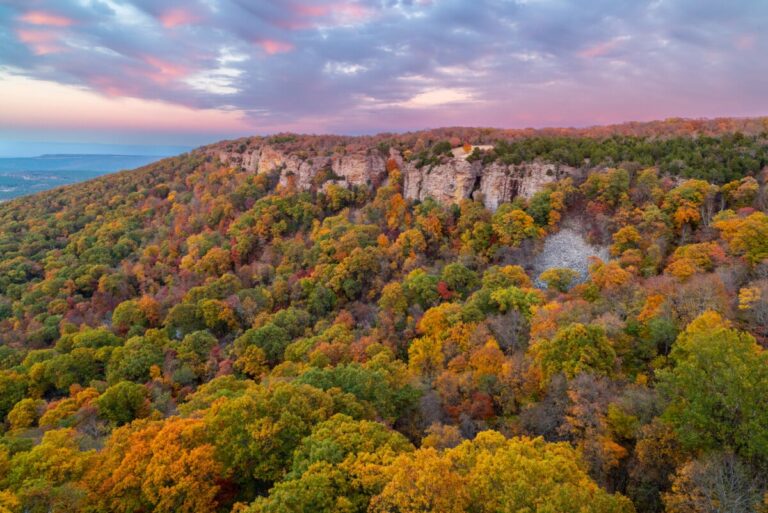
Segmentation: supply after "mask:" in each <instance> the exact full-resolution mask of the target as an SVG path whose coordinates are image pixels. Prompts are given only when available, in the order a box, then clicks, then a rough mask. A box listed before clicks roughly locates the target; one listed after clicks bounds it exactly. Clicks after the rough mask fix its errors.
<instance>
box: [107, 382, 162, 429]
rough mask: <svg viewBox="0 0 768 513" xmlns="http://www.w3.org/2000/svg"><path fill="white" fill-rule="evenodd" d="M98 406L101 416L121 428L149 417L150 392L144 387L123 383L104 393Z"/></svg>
mask: <svg viewBox="0 0 768 513" xmlns="http://www.w3.org/2000/svg"><path fill="white" fill-rule="evenodd" d="M96 406H98V408H99V415H101V416H102V417H104V418H105V419H107V420H109V421H111V422H113V423H114V424H115V425H116V426H121V425H123V424H127V423H129V422H131V421H132V420H133V419H138V418H141V417H146V416H147V415H149V391H148V390H147V387H145V386H144V385H139V384H136V383H132V382H130V381H121V382H119V383H117V384H115V385H112V386H111V387H109V388H108V389H106V390H105V391H104V393H103V394H101V396H99V398H98V399H96Z"/></svg>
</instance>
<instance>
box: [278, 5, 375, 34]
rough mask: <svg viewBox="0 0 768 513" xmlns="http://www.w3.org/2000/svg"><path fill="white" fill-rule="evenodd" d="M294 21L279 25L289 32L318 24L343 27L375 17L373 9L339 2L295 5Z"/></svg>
mask: <svg viewBox="0 0 768 513" xmlns="http://www.w3.org/2000/svg"><path fill="white" fill-rule="evenodd" d="M289 11H290V13H291V15H293V19H290V20H284V21H281V22H280V23H278V25H279V26H280V27H282V28H284V29H287V30H301V29H306V28H311V27H313V26H314V25H316V24H319V23H322V24H326V25H327V24H329V23H330V24H331V25H343V24H347V23H359V22H362V21H364V20H366V19H368V18H370V17H371V16H372V15H373V11H371V9H369V8H367V7H365V6H363V5H360V4H358V3H356V2H349V1H339V2H333V3H330V4H313V5H310V4H295V5H293V6H291V7H290V8H289Z"/></svg>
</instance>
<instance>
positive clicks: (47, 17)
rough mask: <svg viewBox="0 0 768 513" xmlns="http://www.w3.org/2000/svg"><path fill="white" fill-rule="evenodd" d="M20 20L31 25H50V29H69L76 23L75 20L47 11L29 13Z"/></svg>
mask: <svg viewBox="0 0 768 513" xmlns="http://www.w3.org/2000/svg"><path fill="white" fill-rule="evenodd" d="M20 19H21V21H23V22H25V23H29V24H30V25H48V26H50V27H69V26H70V25H73V24H74V23H75V20H73V19H71V18H67V17H66V16H59V15H58V14H53V13H50V12H45V11H29V12H27V13H25V14H24V15H23V16H22V17H21V18H20Z"/></svg>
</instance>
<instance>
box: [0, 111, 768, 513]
mask: <svg viewBox="0 0 768 513" xmlns="http://www.w3.org/2000/svg"><path fill="white" fill-rule="evenodd" d="M766 129H768V123H766V120H719V121H716V122H695V121H685V120H673V121H670V122H662V123H655V124H650V125H622V126H620V127H612V128H610V129H605V128H596V129H590V130H563V131H558V130H549V131H546V130H545V131H501V130H489V129H442V130H435V131H431V132H417V133H412V134H405V135H380V136H375V137H361V138H353V137H337V136H327V137H326V136H296V135H291V134H282V135H280V136H274V137H270V138H250V139H244V140H239V141H227V142H223V143H218V144H216V145H214V146H211V147H207V148H203V149H200V150H195V151H193V152H191V153H188V154H185V155H181V156H178V157H174V158H170V159H165V160H163V161H160V162H158V163H156V164H153V165H150V166H147V167H144V168H141V169H138V170H135V171H128V172H122V173H118V174H114V175H110V176H105V177H101V178H98V179H95V180H92V181H89V182H86V183H82V184H78V185H73V186H69V187H65V188H60V189H56V190H53V191H47V192H44V193H41V194H38V195H35V196H31V197H27V198H21V199H17V200H13V201H10V202H8V203H4V204H2V205H0V341H1V342H2V343H1V344H0V419H2V428H0V429H2V438H0V490H2V491H0V512H13V513H17V512H22V511H23V512H106V511H114V512H125V513H128V512H137V513H138V512H149V511H156V512H168V513H170V512H207V511H212V512H215V511H220V512H230V511H231V512H239V513H246V512H247V513H268V512H269V513H289V512H290V513H298V512H305V513H310V512H312V513H315V512H328V513H332V512H333V513H338V512H346V513H351V512H361V513H362V512H372V513H373V512H375V513H384V512H389V513H416V512H434V513H453V512H456V513H460V512H471V513H486V512H487V513H490V512H510V513H512V512H515V513H516V512H521V511H526V512H527V511H530V512H540V513H547V512H558V513H560V512H563V513H564V512H576V511H578V512H583V513H587V512H595V513H619V512H621V513H624V512H626V513H629V512H633V511H637V512H649V513H651V512H668V513H694V512H713V513H714V512H725V511H728V512H751V511H766V508H767V507H768V495H766V489H767V488H766V487H767V485H768V483H766V480H765V478H764V476H765V475H766V472H767V471H768V353H766V351H765V350H764V345H765V344H766V343H768V214H766V212H767V211H768V189H767V187H768V185H767V184H766V181H767V180H768V135H767V134H766ZM737 130H738V131H737ZM257 141H262V142H268V143H269V144H271V145H272V146H274V147H276V148H280V149H281V150H282V151H284V152H286V153H291V154H294V155H297V156H299V157H300V158H302V159H305V158H311V157H312V156H314V155H345V154H349V153H354V152H362V153H364V154H365V155H368V156H375V157H377V158H381V159H382V161H383V162H386V165H385V174H386V179H384V180H383V181H382V182H381V183H380V184H379V183H376V184H371V185H348V184H340V183H339V182H338V181H337V180H336V179H337V178H338V177H336V176H334V173H333V172H331V171H330V170H328V172H327V173H320V174H318V175H317V176H315V177H314V179H313V180H314V181H313V183H312V187H311V188H310V189H309V190H304V189H299V188H297V187H295V186H294V184H292V183H291V181H290V180H288V181H287V183H286V182H285V181H281V180H280V177H281V175H280V173H281V169H280V168H279V167H278V168H276V169H274V170H271V171H269V172H254V171H253V170H248V169H246V168H245V167H244V166H241V165H236V164H232V162H227V163H225V162H222V161H221V160H220V159H219V158H218V157H217V155H218V153H219V152H223V151H234V152H238V151H240V152H241V153H242V152H243V151H244V150H245V148H247V147H249V145H251V144H254V142H257ZM474 146H478V147H484V148H486V149H483V150H481V149H477V150H472V151H471V154H470V155H469V157H468V160H470V161H472V160H479V161H482V162H484V163H486V164H489V163H492V162H503V163H507V164H509V163H514V164H519V163H523V162H532V161H541V162H548V163H554V164H558V165H567V166H571V167H573V168H576V169H578V170H579V173H578V174H576V175H574V176H569V177H567V178H564V179H562V180H557V181H554V180H553V181H552V182H551V183H547V184H545V185H543V186H542V187H541V188H540V190H538V191H537V192H536V193H535V194H533V195H532V196H531V197H530V198H528V199H526V198H524V197H517V198H515V199H514V200H513V201H512V202H509V203H504V204H502V205H500V206H499V207H498V209H496V210H495V211H493V212H491V211H489V210H487V209H486V208H485V207H484V206H483V203H482V201H481V200H482V198H475V199H464V200H462V201H460V202H459V203H458V204H449V203H439V202H437V201H434V200H432V199H429V198H428V199H426V200H424V201H415V200H409V199H406V197H405V196H404V193H403V174H402V173H401V169H400V167H401V165H403V164H402V163H401V162H398V161H397V160H396V159H393V158H392V157H391V155H392V149H393V148H394V149H396V150H397V152H398V155H400V154H402V155H403V158H404V161H405V162H406V163H409V164H415V165H416V166H418V167H419V168H420V169H423V170H424V172H427V171H428V170H429V169H430V168H431V167H432V166H435V165H438V164H440V163H441V162H445V161H446V160H447V159H451V158H452V157H451V150H453V149H454V148H457V147H459V148H460V147H465V148H468V149H471V148H473V147H474ZM490 147H492V148H490ZM566 221H568V222H569V223H570V224H571V225H573V226H578V227H579V229H581V230H582V231H583V233H584V236H585V237H586V238H587V239H588V240H589V241H590V242H591V243H593V244H597V245H605V246H607V247H609V253H610V255H611V258H610V259H606V260H605V261H602V260H598V259H594V260H593V261H592V262H590V265H589V274H588V277H587V278H586V280H581V279H579V277H578V276H577V274H576V273H575V272H574V271H573V270H570V269H560V268H552V269H548V270H546V271H545V272H544V273H543V274H542V275H541V276H537V275H535V274H534V273H533V259H534V257H535V256H536V254H537V252H538V251H540V249H541V247H542V245H543V242H544V240H545V239H546V237H547V236H548V235H550V234H553V233H556V232H557V231H558V230H559V229H560V227H561V226H562V225H563V223H564V222H566ZM537 281H538V282H539V283H543V284H544V285H543V286H542V287H536V286H535V285H534V284H535V283H536V282H537Z"/></svg>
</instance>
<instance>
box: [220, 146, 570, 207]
mask: <svg viewBox="0 0 768 513" xmlns="http://www.w3.org/2000/svg"><path fill="white" fill-rule="evenodd" d="M208 153H209V154H211V155H212V156H214V157H216V158H218V159H219V160H220V161H221V162H222V163H225V164H231V165H235V166H242V167H243V168H244V169H246V170H248V171H251V172H254V173H267V172H270V171H274V170H279V171H280V183H281V184H282V185H287V184H289V183H292V184H293V185H294V186H296V187H298V188H299V189H301V190H309V189H311V188H312V187H313V186H314V185H315V180H314V178H315V177H316V175H317V174H318V173H320V172H326V173H328V176H329V177H330V178H331V179H332V180H333V183H335V184H338V185H341V186H343V187H349V186H362V185H365V186H369V187H377V186H379V185H380V184H382V183H384V181H385V180H386V177H387V171H386V162H387V159H391V160H393V161H394V162H396V163H397V165H398V167H399V168H400V170H401V172H402V174H403V195H404V196H405V198H406V199H415V200H425V199H426V198H429V197H431V198H434V199H435V200H437V201H439V202H441V203H458V202H459V201H461V200H462V199H465V198H475V199H478V200H480V201H482V202H483V204H484V205H485V206H486V207H487V208H488V209H490V210H496V209H497V208H498V207H499V205H501V204H502V203H504V202H507V201H511V200H513V199H514V198H515V197H517V196H523V197H525V198H530V197H531V196H533V195H534V194H535V193H536V192H537V191H540V190H541V189H542V187H544V185H546V184H547V183H550V182H553V181H556V180H559V179H561V178H564V177H565V176H569V175H574V174H575V173H576V172H577V170H576V169H575V168H571V167H567V166H560V165H555V164H550V163H545V162H538V161H537V162H530V163H523V164H520V165H504V164H501V163H498V162H493V163H491V164H487V165H483V164H482V162H481V161H479V160H475V161H474V162H470V161H468V160H467V159H466V158H462V157H455V156H454V157H446V158H443V159H442V161H441V162H439V163H437V164H434V165H429V166H422V167H417V166H416V164H414V163H413V162H407V161H405V160H404V159H403V156H402V155H401V154H400V153H399V152H398V151H396V150H394V149H391V150H390V151H389V155H388V156H387V159H385V158H384V157H383V156H381V155H380V153H379V152H378V151H369V152H365V153H363V152H360V153H348V154H343V155H332V156H307V155H306V154H305V153H304V152H302V155H297V154H294V153H290V152H285V151H283V150H281V149H279V148H275V147H273V146H270V145H269V144H263V145H260V146H257V147H251V148H246V149H244V151H241V152H236V151H222V150H217V151H208Z"/></svg>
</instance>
